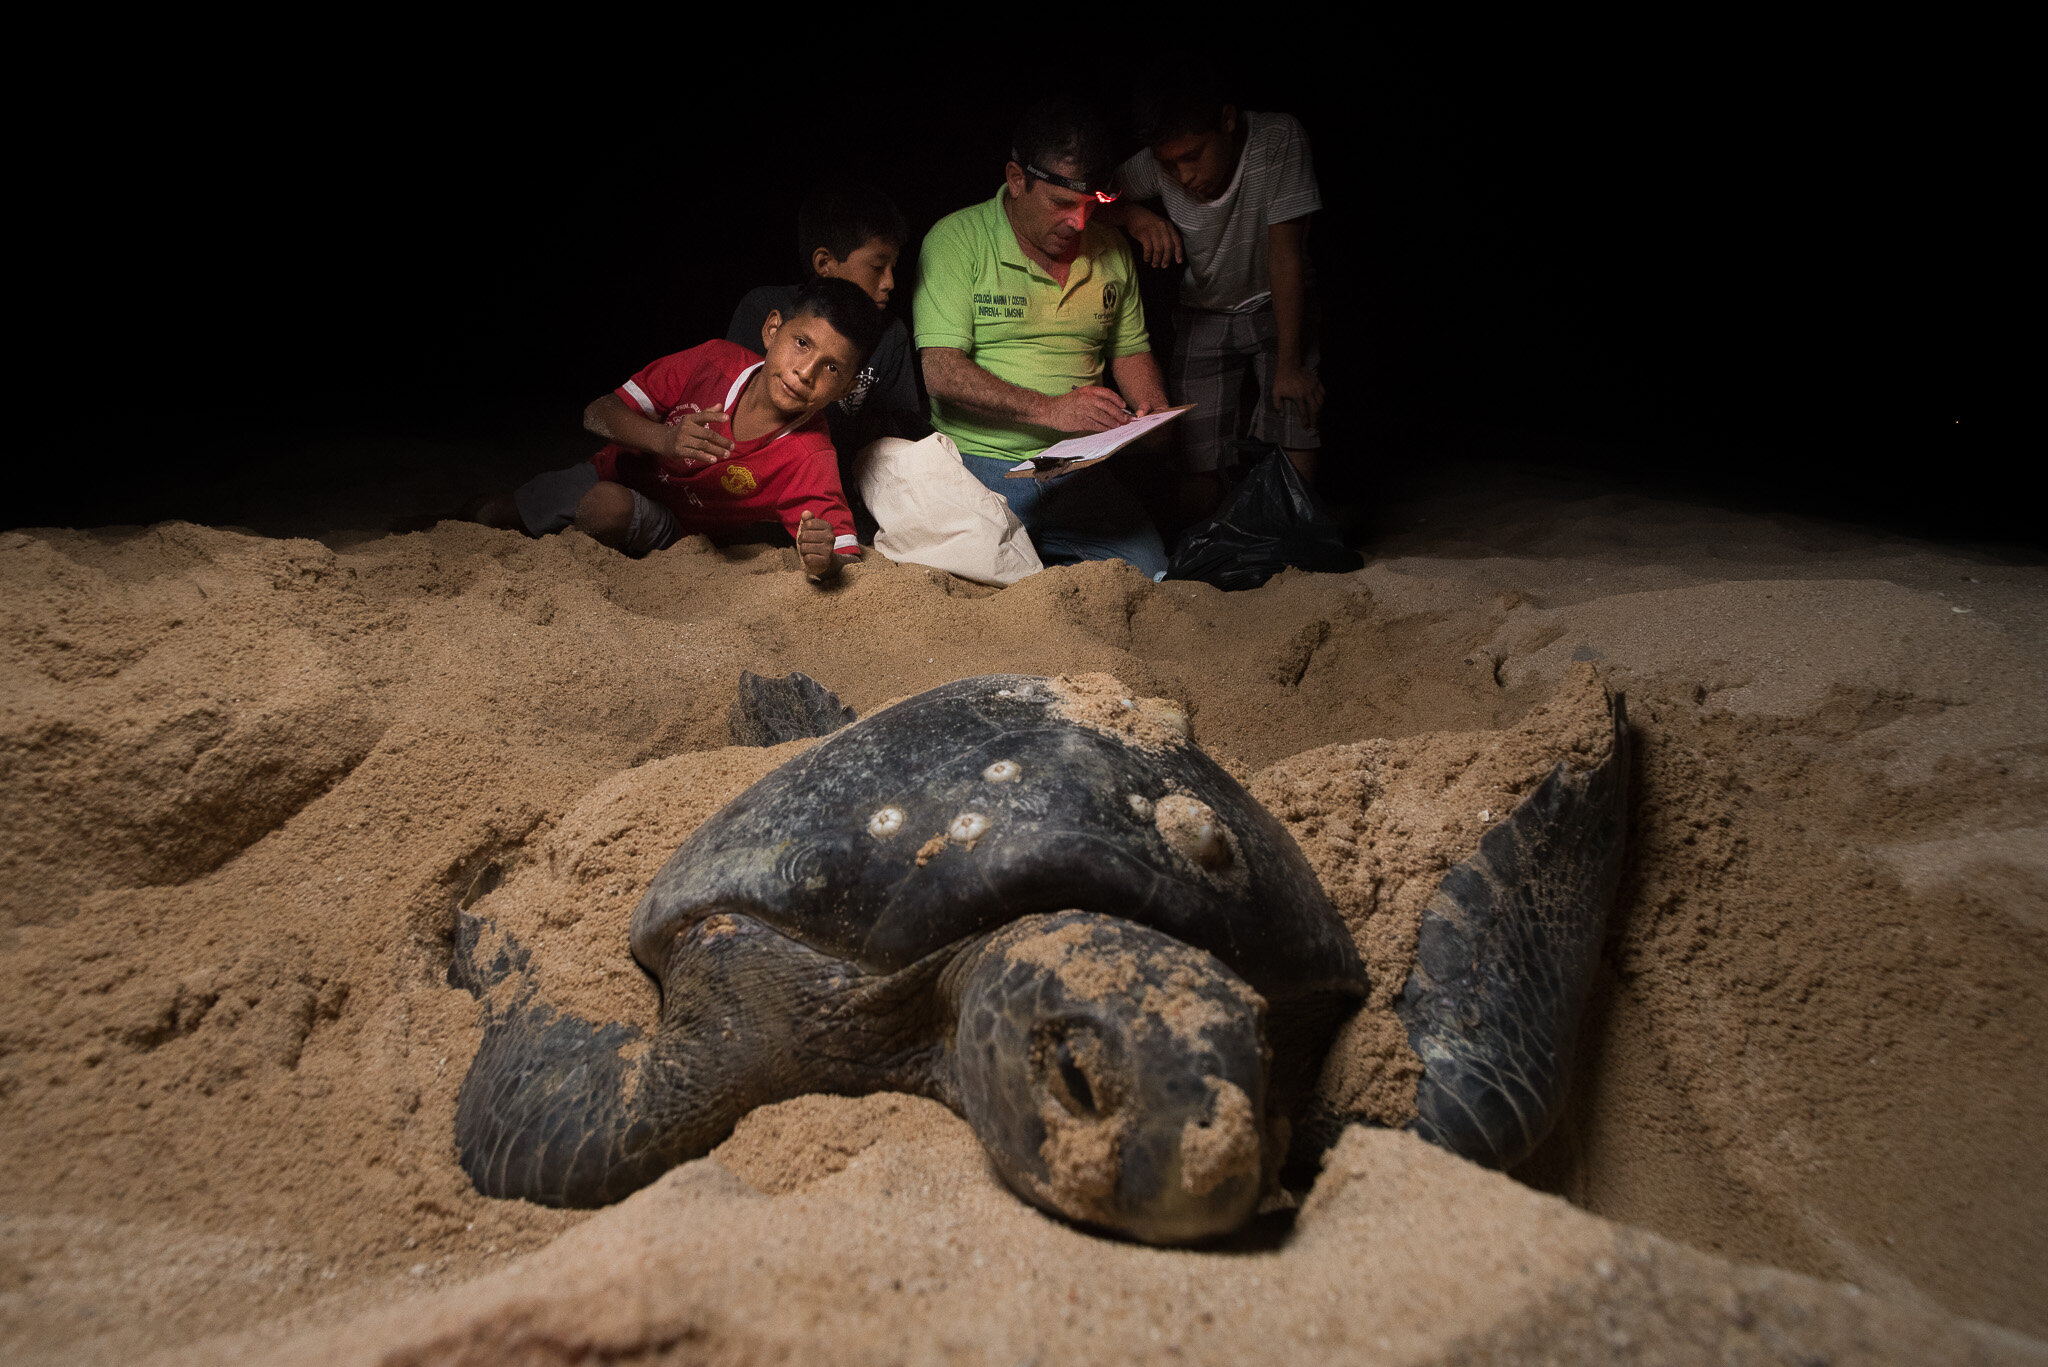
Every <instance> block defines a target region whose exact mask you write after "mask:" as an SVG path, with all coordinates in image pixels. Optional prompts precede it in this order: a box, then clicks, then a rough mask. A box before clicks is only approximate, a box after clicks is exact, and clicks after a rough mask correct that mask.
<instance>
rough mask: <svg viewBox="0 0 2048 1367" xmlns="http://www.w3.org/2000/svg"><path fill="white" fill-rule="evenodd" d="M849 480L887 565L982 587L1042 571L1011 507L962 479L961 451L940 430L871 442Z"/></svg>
mask: <svg viewBox="0 0 2048 1367" xmlns="http://www.w3.org/2000/svg"><path fill="white" fill-rule="evenodd" d="M854 480H855V482H856V483H857V484H859V486H860V496H861V497H862V498H864V499H866V500H867V505H868V508H869V510H870V511H871V512H873V513H874V515H875V521H876V522H877V523H879V524H880V525H881V531H879V532H877V533H876V534H875V549H876V550H878V551H880V552H881V553H882V554H883V555H886V556H888V557H889V558H890V559H891V560H895V561H910V562H912V563H915V564H919V565H930V566H932V567H933V568H934V569H941V570H945V571H947V572H948V573H951V574H957V575H959V576H960V577H961V578H962V579H974V580H978V581H979V582H981V583H984V584H1014V583H1016V582H1017V581H1018V580H1019V579H1022V578H1023V577H1024V576H1025V575H1027V574H1036V573H1038V572H1039V571H1040V570H1042V569H1044V568H1045V565H1044V563H1043V562H1042V561H1040V560H1039V558H1038V550H1037V548H1036V547H1034V546H1033V545H1032V544H1031V537H1030V536H1029V534H1027V533H1026V532H1025V530H1024V524H1023V523H1022V522H1019V521H1018V520H1017V515H1016V514H1015V513H1013V512H1011V511H1010V505H1009V504H1008V503H1005V502H1004V501H1003V499H1002V496H1001V495H1000V494H997V493H996V492H995V491H994V490H992V489H990V488H988V486H986V485H984V484H983V483H982V482H981V481H980V480H978V479H976V478H975V477H974V476H973V475H970V474H968V473H967V467H966V466H964V465H962V464H961V463H960V448H959V447H957V446H955V445H953V439H952V438H951V437H949V436H947V435H946V434H945V433H943V432H934V433H932V434H931V435H930V436H929V437H926V438H925V439H924V440H922V441H905V440H904V439H903V438H901V437H883V438H882V439H881V440H879V441H872V442H869V443H868V444H867V445H866V446H864V447H862V448H861V451H860V456H859V458H858V460H857V461H856V462H855V464H854Z"/></svg>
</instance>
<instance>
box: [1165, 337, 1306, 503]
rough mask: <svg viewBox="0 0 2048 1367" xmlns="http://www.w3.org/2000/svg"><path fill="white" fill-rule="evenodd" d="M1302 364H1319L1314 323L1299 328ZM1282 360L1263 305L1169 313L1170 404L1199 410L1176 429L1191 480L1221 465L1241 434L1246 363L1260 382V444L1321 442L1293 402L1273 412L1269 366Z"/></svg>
mask: <svg viewBox="0 0 2048 1367" xmlns="http://www.w3.org/2000/svg"><path fill="white" fill-rule="evenodd" d="M1304 330H1305V331H1306V332H1307V333H1308V336H1307V337H1306V338H1305V339H1304V345H1303V347H1302V358H1301V359H1302V362H1303V364H1305V365H1307V366H1308V367H1309V368H1310V369H1314V368H1315V365H1316V362H1317V360H1318V359H1319V357H1318V355H1317V351H1316V340H1315V337H1316V330H1315V326H1314V322H1313V319H1312V318H1311V321H1310V324H1309V326H1308V327H1307V328H1305V329H1304ZM1279 359H1280V336H1279V330H1278V328H1277V327H1276V326H1275V325H1274V322H1273V306H1272V304H1270V303H1266V304H1261V305H1260V306H1259V307H1258V308H1255V309H1252V310H1251V311H1249V312H1247V313H1208V312H1205V311H1203V310H1199V309H1188V308H1183V309H1176V310H1175V311H1174V315H1173V373H1172V374H1171V375H1170V376H1169V377H1168V383H1169V384H1170V386H1171V392H1172V394H1173V401H1174V402H1175V403H1192V404H1197V405H1199V406H1198V407H1197V408H1196V409H1195V411H1194V412H1192V413H1190V414H1188V415H1187V416H1186V417H1184V418H1182V419H1181V420H1180V422H1179V423H1178V424H1177V425H1178V426H1179V427H1180V429H1181V437H1180V439H1181V464H1182V465H1183V466H1184V467H1185V468H1186V469H1187V471H1188V472H1189V473H1190V474H1205V473H1207V472H1208V471H1211V470H1214V469H1215V468H1216V467H1217V466H1219V465H1221V464H1222V463H1223V456H1224V453H1225V452H1227V451H1229V449H1230V444H1231V443H1232V442H1234V441H1236V440H1237V439H1238V438H1239V437H1241V436H1243V435H1245V434H1244V431H1243V428H1242V426H1241V424H1242V422H1243V418H1242V415H1241V412H1240V410H1241V409H1242V407H1243V395H1244V373H1245V367H1246V366H1247V365H1249V366H1250V367H1251V368H1252V371H1253V373H1254V374H1256V375H1257V377H1258V381H1259V399H1258V406H1257V407H1256V408H1255V409H1254V410H1253V412H1252V417H1251V435H1252V437H1253V438H1254V439H1255V440H1257V441H1270V442H1278V443H1279V444H1280V445H1282V446H1284V447H1286V448H1287V449H1288V450H1290V451H1301V450H1309V449H1312V448H1314V447H1318V446H1321V445H1322V444H1323V438H1322V435H1321V434H1320V433H1318V432H1317V431H1316V430H1315V429H1314V428H1313V427H1304V426H1302V424H1301V414H1300V413H1298V412H1297V411H1296V410H1295V406H1294V405H1293V404H1291V403H1289V404H1286V405H1284V406H1283V407H1282V408H1281V411H1280V412H1278V413H1275V412H1274V411H1273V405H1272V399H1271V396H1272V393H1273V367H1274V365H1275V364H1276V363H1277V362H1278V361H1279Z"/></svg>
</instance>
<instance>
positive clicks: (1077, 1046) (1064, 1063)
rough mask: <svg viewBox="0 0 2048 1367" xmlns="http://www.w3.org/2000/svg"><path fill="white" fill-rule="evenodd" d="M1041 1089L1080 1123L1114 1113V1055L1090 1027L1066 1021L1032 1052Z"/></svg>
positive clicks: (1045, 1034) (1043, 1037)
mask: <svg viewBox="0 0 2048 1367" xmlns="http://www.w3.org/2000/svg"><path fill="white" fill-rule="evenodd" d="M1032 1052H1033V1058H1034V1060H1035V1063H1036V1067H1035V1069H1034V1071H1035V1072H1036V1073H1037V1074H1038V1081H1039V1086H1041V1087H1042V1088H1044V1090H1045V1091H1046V1092H1047V1093H1049V1094H1050V1095H1051V1096H1052V1098H1053V1099H1054V1100H1055V1101H1057V1102H1059V1104H1060V1107H1061V1109H1063V1110H1065V1111H1066V1113H1067V1114H1068V1115H1071V1116H1073V1117H1075V1118H1076V1119H1079V1120H1093V1119H1096V1118H1097V1117H1099V1116H1101V1114H1102V1113H1103V1112H1104V1111H1105V1110H1113V1109H1115V1106H1116V1097H1115V1096H1114V1095H1112V1093H1113V1091H1114V1082H1113V1078H1112V1076H1111V1071H1110V1070H1112V1069H1113V1068H1114V1061H1113V1060H1114V1057H1115V1056H1114V1053H1113V1051H1112V1050H1111V1049H1110V1047H1109V1045H1108V1044H1107V1042H1106V1041H1104V1040H1103V1038H1102V1036H1101V1035H1100V1034H1099V1033H1097V1031H1096V1030H1095V1029H1094V1028H1092V1027H1091V1026H1090V1025H1088V1024H1085V1023H1081V1022H1075V1021H1062V1022H1060V1023H1058V1024H1057V1025H1054V1026H1053V1027H1052V1028H1051V1029H1049V1030H1044V1032H1043V1033H1042V1034H1041V1035H1040V1036H1039V1044H1038V1047H1037V1048H1036V1049H1035V1050H1033V1051H1032Z"/></svg>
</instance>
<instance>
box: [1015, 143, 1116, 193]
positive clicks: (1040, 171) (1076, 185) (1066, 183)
mask: <svg viewBox="0 0 2048 1367" xmlns="http://www.w3.org/2000/svg"><path fill="white" fill-rule="evenodd" d="M1010 160H1011V161H1014V162H1016V163H1017V164H1018V165H1019V166H1022V167H1023V168H1024V174H1025V175H1027V176H1037V177H1038V178H1039V179H1040V180H1045V181H1050V182H1052V183H1053V184H1054V185H1057V186H1059V187H1060V188H1061V189H1065V190H1072V191H1073V192H1074V193H1075V194H1077V195H1093V196H1095V201H1096V203H1098V204H1114V203H1116V197H1117V191H1115V190H1112V189H1098V188H1096V187H1095V186H1093V185H1090V184H1089V183H1088V182H1087V181H1085V180H1076V179H1075V178H1074V177H1072V176H1061V175H1055V174H1053V173H1052V172H1051V171H1047V170H1045V169H1044V168H1042V167H1039V166H1036V165H1033V164H1032V163H1031V162H1028V161H1026V160H1024V158H1022V157H1020V156H1018V155H1017V153H1016V151H1015V150H1014V149H1013V150H1012V151H1011V152H1010Z"/></svg>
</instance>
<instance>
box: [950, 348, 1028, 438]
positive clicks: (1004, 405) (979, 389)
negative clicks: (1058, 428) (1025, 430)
mask: <svg viewBox="0 0 2048 1367" xmlns="http://www.w3.org/2000/svg"><path fill="white" fill-rule="evenodd" d="M918 359H919V360H920V361H921V362H922V363H923V365H924V387H925V390H926V392H928V393H929V394H930V395H931V396H932V397H933V398H935V399H943V400H944V401H945V402H947V403H950V404H954V405H956V406H958V407H960V408H964V409H966V410H967V411H968V413H970V414H972V415H973V416H974V417H977V418H980V419H982V420H983V421H987V422H1004V423H1028V424H1030V425H1031V426H1033V427H1051V426H1053V422H1052V411H1051V410H1052V398H1053V396H1051V395H1049V394H1041V393H1039V392H1038V391H1037V390H1035V389H1026V388H1024V387H1023V386H1022V385H1015V384H1011V383H1010V382H1009V381H1008V380H1003V379H998V378H996V377H995V376H994V375H992V374H990V373H989V372H988V371H987V370H985V369H983V368H982V367H980V366H978V365H976V364H975V363H974V361H973V360H972V359H971V358H970V357H969V356H968V355H967V353H966V352H964V351H961V350H959V349H957V348H955V347H943V346H928V347H924V348H923V349H921V350H920V351H919V352H918Z"/></svg>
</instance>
